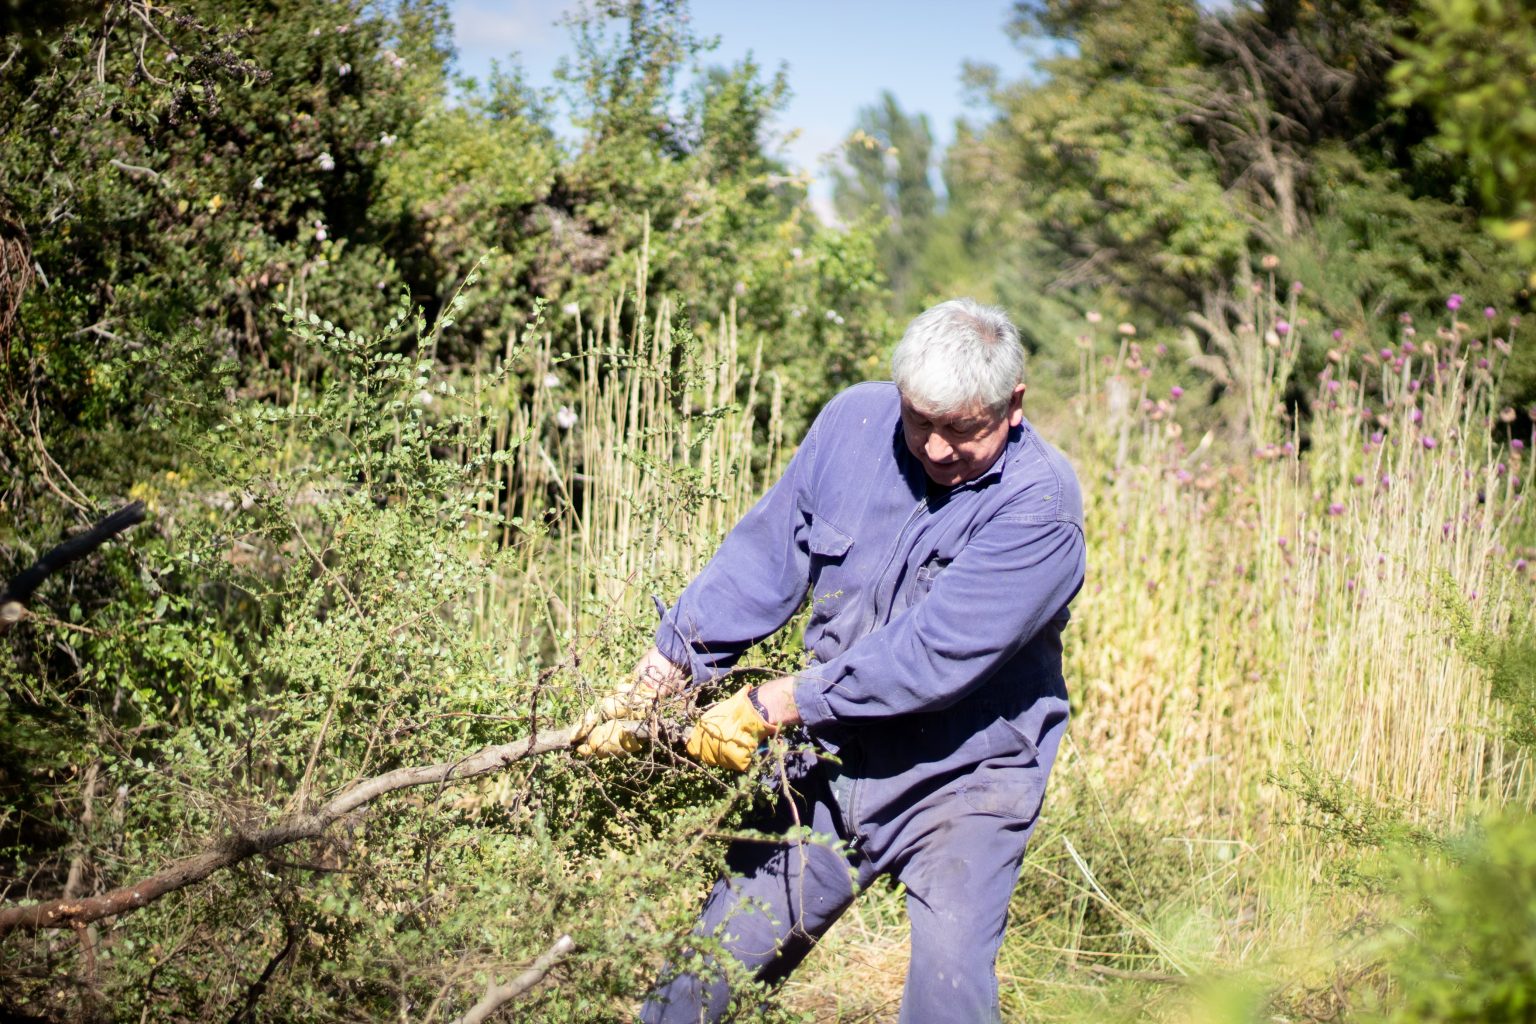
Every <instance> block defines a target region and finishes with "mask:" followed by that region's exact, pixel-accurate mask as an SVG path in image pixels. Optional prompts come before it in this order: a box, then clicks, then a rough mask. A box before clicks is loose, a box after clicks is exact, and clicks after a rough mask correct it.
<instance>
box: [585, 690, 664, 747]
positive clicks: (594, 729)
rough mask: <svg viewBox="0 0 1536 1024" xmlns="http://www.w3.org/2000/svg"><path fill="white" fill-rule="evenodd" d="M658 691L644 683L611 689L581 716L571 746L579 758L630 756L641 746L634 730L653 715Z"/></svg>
mask: <svg viewBox="0 0 1536 1024" xmlns="http://www.w3.org/2000/svg"><path fill="white" fill-rule="evenodd" d="M660 700H661V691H660V690H659V689H658V688H657V687H656V686H654V685H653V684H652V683H650V682H648V681H646V680H643V679H631V680H628V681H626V682H623V683H620V684H619V685H618V686H616V687H614V690H613V692H612V693H610V694H609V695H608V696H606V697H604V698H603V699H602V700H600V701H598V702H597V703H596V704H594V705H593V706H592V707H590V708H588V709H587V710H586V713H585V714H583V715H582V716H581V725H580V726H579V727H578V728H577V730H576V735H575V736H574V737H573V739H572V742H574V743H576V744H577V747H576V755H577V756H578V757H615V756H617V755H619V754H633V753H635V752H637V751H638V750H640V749H641V747H643V746H644V744H643V743H641V742H640V739H639V737H637V736H636V735H635V732H636V730H638V729H639V728H640V726H641V725H643V724H645V721H646V720H647V719H649V718H650V717H651V716H652V715H654V714H655V713H656V705H657V703H658V702H659V701H660Z"/></svg>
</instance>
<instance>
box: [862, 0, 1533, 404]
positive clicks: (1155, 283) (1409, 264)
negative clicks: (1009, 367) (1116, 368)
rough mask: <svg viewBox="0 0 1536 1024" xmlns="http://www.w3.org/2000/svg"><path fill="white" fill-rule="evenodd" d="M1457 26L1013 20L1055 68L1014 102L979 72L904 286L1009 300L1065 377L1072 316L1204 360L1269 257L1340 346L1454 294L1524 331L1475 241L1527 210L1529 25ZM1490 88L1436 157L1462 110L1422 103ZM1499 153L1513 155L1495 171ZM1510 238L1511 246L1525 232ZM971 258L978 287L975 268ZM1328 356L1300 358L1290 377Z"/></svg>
mask: <svg viewBox="0 0 1536 1024" xmlns="http://www.w3.org/2000/svg"><path fill="white" fill-rule="evenodd" d="M1469 6H1476V7H1478V10H1479V11H1480V12H1481V13H1476V12H1473V11H1471V10H1470V9H1469V10H1467V11H1463V12H1461V13H1460V14H1457V13H1456V11H1459V10H1460V8H1456V7H1455V5H1454V4H1451V3H1447V4H1442V5H1432V7H1431V8H1427V9H1426V10H1425V11H1423V12H1419V13H1417V14H1416V13H1414V12H1415V10H1416V9H1415V7H1414V5H1412V4H1409V3H1406V2H1403V0H1328V2H1323V3H1308V4H1302V3H1295V2H1292V0H1268V2H1264V3H1259V4H1255V5H1252V6H1244V5H1238V6H1236V7H1220V6H1218V7H1210V6H1202V5H1199V4H1196V3H1194V2H1192V0H1114V2H1109V0H1103V2H1100V0H1025V2H1020V3H1017V4H1015V5H1014V11H1013V17H1012V19H1011V21H1010V24H1009V31H1011V32H1013V33H1014V34H1015V35H1016V36H1018V37H1019V38H1020V40H1021V41H1028V42H1029V43H1030V44H1031V46H1032V47H1034V51H1035V52H1047V53H1050V54H1053V56H1049V57H1047V58H1046V59H1043V60H1041V61H1039V62H1038V64H1037V66H1036V69H1035V73H1033V74H1031V75H1030V76H1029V77H1027V78H1024V79H1022V80H1020V81H1017V82H1000V81H999V80H998V79H997V76H996V75H995V73H993V74H990V75H975V76H973V84H975V85H977V86H978V87H980V88H982V89H983V90H985V91H986V93H987V95H988V96H989V97H990V102H991V104H992V115H991V117H990V119H988V120H986V121H984V122H982V123H979V124H977V125H975V126H973V127H968V128H962V130H961V132H960V134H959V136H958V138H957V140H956V142H955V144H954V146H953V147H952V148H951V150H950V151H949V153H948V154H947V155H946V157H945V162H944V166H945V177H946V182H947V184H948V193H949V196H950V208H949V209H948V210H946V211H945V212H944V214H943V216H942V224H943V226H942V228H941V229H939V230H940V231H942V233H943V234H944V235H945V236H947V237H945V238H943V239H942V240H940V239H938V238H935V239H934V241H932V242H930V244H929V245H928V246H927V247H926V250H925V256H924V258H923V260H922V266H921V267H920V269H919V272H918V273H919V277H923V276H924V275H926V277H927V279H928V280H931V281H934V282H944V285H943V287H944V288H947V289H948V290H956V289H963V290H968V291H974V292H981V293H983V294H987V295H989V296H990V297H992V298H995V299H997V300H1000V301H1002V302H1003V303H1005V304H1006V305H1007V306H1008V307H1009V308H1010V309H1011V310H1013V311H1014V312H1015V313H1016V315H1017V316H1018V318H1019V319H1020V321H1021V325H1022V326H1023V328H1024V330H1025V333H1026V335H1027V336H1030V337H1032V338H1033V339H1035V342H1036V344H1037V346H1038V347H1040V348H1041V349H1042V350H1043V351H1044V352H1045V354H1046V355H1047V356H1048V357H1051V358H1054V359H1056V360H1059V361H1065V362H1068V363H1070V362H1071V361H1073V360H1075V356H1073V355H1071V354H1070V353H1071V350H1070V348H1069V345H1070V340H1071V339H1072V338H1073V336H1074V335H1075V334H1076V333H1078V324H1080V322H1081V321H1080V319H1079V318H1080V316H1081V314H1082V312H1083V311H1085V310H1087V309H1098V310H1101V311H1103V312H1105V313H1106V314H1108V315H1113V316H1116V317H1117V318H1123V319H1127V320H1131V321H1132V322H1137V323H1140V324H1141V325H1142V327H1143V328H1145V327H1146V326H1147V325H1148V324H1149V323H1150V324H1158V325H1164V326H1163V327H1162V328H1161V329H1162V331H1163V332H1164V334H1165V335H1167V336H1168V337H1166V340H1168V341H1170V342H1171V341H1173V340H1174V338H1173V335H1175V334H1176V333H1179V332H1183V331H1187V330H1190V329H1193V330H1194V331H1195V332H1196V334H1197V335H1198V336H1200V340H1201V342H1202V344H1203V346H1204V347H1206V348H1211V347H1217V348H1219V347H1220V345H1221V343H1222V342H1223V341H1225V340H1228V337H1229V335H1230V334H1231V332H1233V331H1235V330H1239V329H1241V327H1242V324H1243V323H1244V319H1243V318H1244V316H1245V310H1246V305H1247V299H1246V297H1245V296H1243V295H1238V294H1235V293H1234V292H1233V291H1232V286H1231V284H1230V282H1232V281H1233V280H1235V279H1242V278H1243V275H1244V274H1247V273H1249V272H1254V273H1257V272H1260V271H1262V270H1263V269H1264V266H1263V261H1264V260H1265V258H1266V257H1272V256H1278V257H1279V259H1280V264H1279V268H1278V273H1279V274H1281V275H1283V277H1284V280H1286V281H1289V280H1295V281H1299V282H1300V283H1301V287H1302V291H1301V295H1300V301H1299V308H1298V314H1299V315H1300V316H1301V317H1303V318H1304V319H1306V320H1307V321H1309V322H1311V323H1314V324H1316V323H1321V324H1324V325H1327V327H1328V328H1329V329H1331V328H1333V327H1338V328H1341V329H1344V330H1346V331H1348V332H1351V333H1352V334H1353V335H1355V336H1365V335H1370V334H1374V333H1375V332H1376V331H1377V330H1378V328H1377V327H1376V326H1375V325H1378V324H1380V323H1383V322H1390V317H1388V318H1386V320H1384V319H1383V317H1382V316H1381V314H1383V313H1387V314H1409V315H1422V314H1424V313H1427V312H1430V311H1431V310H1433V309H1436V308H1440V307H1441V306H1442V305H1443V303H1444V302H1445V301H1446V299H1447V298H1448V297H1449V296H1450V295H1451V294H1453V293H1456V294H1462V295H1465V296H1466V297H1467V300H1468V301H1469V302H1471V303H1475V304H1477V305H1479V306H1482V305H1489V306H1492V307H1494V308H1495V310H1496V313H1497V315H1498V317H1500V318H1502V317H1505V316H1508V315H1510V314H1518V313H1520V312H1522V311H1523V309H1524V306H1525V304H1526V302H1527V296H1526V295H1525V293H1524V292H1523V291H1522V285H1523V284H1524V283H1525V282H1524V279H1523V278H1524V274H1523V272H1522V267H1521V257H1520V256H1519V254H1518V252H1517V251H1516V250H1515V249H1513V248H1512V247H1511V246H1510V245H1509V244H1507V242H1506V241H1505V240H1504V239H1503V238H1501V237H1498V235H1499V232H1494V233H1489V232H1486V231H1482V230H1479V228H1478V221H1479V216H1480V215H1481V214H1482V213H1484V212H1485V207H1487V208H1488V209H1490V210H1496V211H1501V212H1502V215H1504V216H1507V217H1516V214H1515V213H1513V212H1512V211H1513V210H1514V206H1511V205H1508V203H1509V202H1510V201H1513V199H1514V198H1515V197H1518V196H1522V195H1525V194H1526V193H1528V192H1530V187H1529V183H1526V184H1524V185H1522V184H1519V183H1518V182H1517V181H1516V179H1515V178H1512V177H1510V175H1512V174H1517V173H1518V172H1517V170H1516V168H1517V167H1524V166H1526V165H1527V164H1528V163H1529V161H1520V160H1518V159H1515V158H1514V156H1513V154H1517V153H1518V152H1519V146H1520V145H1521V142H1520V141H1519V140H1520V139H1522V138H1523V136H1520V135H1519V134H1518V133H1519V131H1520V130H1521V129H1520V128H1519V127H1518V126H1519V125H1520V124H1521V123H1522V121H1521V117H1522V114H1521V111H1522V110H1523V107H1521V103H1522V99H1521V97H1522V96H1524V93H1523V92H1522V91H1521V90H1522V89H1524V88H1525V87H1526V85H1527V84H1528V83H1524V78H1522V77H1521V76H1520V75H1519V74H1517V73H1516V70H1517V67H1518V60H1517V59H1516V55H1518V54H1524V53H1526V51H1527V50H1529V49H1530V47H1527V46H1524V44H1523V43H1521V42H1520V40H1521V39H1523V38H1524V37H1523V36H1520V35H1519V33H1520V32H1521V31H1523V30H1524V25H1525V22H1524V21H1522V20H1520V19H1526V20H1528V19H1527V16H1526V15H1524V14H1516V13H1509V10H1510V9H1509V8H1507V6H1505V5H1497V4H1470V0H1469ZM1442 8H1443V10H1442ZM1453 8H1454V10H1453ZM1500 19H1503V20H1500ZM1509 19H1514V20H1513V21H1510V20H1509ZM1450 20H1454V21H1455V26H1454V29H1455V30H1454V31H1452V30H1450V28H1448V27H1447V25H1448V22H1449V21H1450ZM1495 36H1497V37H1498V38H1499V39H1500V43H1499V44H1498V45H1496V46H1491V47H1480V46H1479V45H1478V44H1477V43H1476V42H1475V40H1477V39H1485V38H1493V37H1495ZM1041 39H1045V40H1047V41H1048V45H1047V46H1045V47H1043V48H1042V47H1041V46H1040V40H1041ZM1405 53H1406V54H1408V55H1410V58H1411V59H1410V61H1409V62H1408V63H1406V64H1404V65H1403V66H1402V67H1401V68H1400V69H1399V70H1398V71H1396V72H1393V71H1392V68H1393V65H1394V64H1395V63H1396V62H1398V61H1399V60H1400V59H1401V57H1402V55H1403V54H1405ZM1454 55H1460V56H1454ZM1473 55H1477V57H1476V59H1473ZM1425 62H1429V64H1428V65H1427V66H1426V72H1425V74H1424V75H1423V76H1419V75H1418V74H1417V73H1416V72H1415V71H1414V70H1413V69H1414V68H1417V67H1418V66H1419V65H1420V64H1423V63H1425ZM1435 62H1438V63H1435ZM1527 77H1528V76H1527ZM1516 79H1519V81H1516ZM1410 81H1412V82H1414V83H1415V84H1414V85H1412V86H1408V85H1406V84H1405V83H1408V82H1410ZM1420 83H1422V87H1421V85H1420ZM1436 83H1439V84H1436ZM1442 86H1443V87H1442ZM1479 90H1481V91H1479ZM1493 92H1497V93H1498V97H1499V98H1498V99H1497V101H1496V102H1491V103H1490V106H1491V107H1493V108H1496V109H1490V111H1489V112H1488V116H1487V118H1486V120H1485V121H1474V122H1469V123H1468V125H1467V126H1466V127H1462V128H1457V129H1454V131H1455V132H1456V133H1459V134H1455V136H1454V138H1455V139H1457V140H1461V141H1456V142H1453V141H1449V139H1450V136H1447V135H1446V134H1445V133H1446V131H1447V130H1448V129H1446V128H1445V127H1444V125H1445V124H1446V123H1447V122H1448V121H1450V120H1453V119H1455V117H1456V116H1457V115H1455V114H1454V110H1455V109H1459V108H1455V107H1454V106H1453V103H1452V101H1451V100H1449V99H1447V100H1446V101H1445V102H1444V103H1442V102H1440V101H1439V100H1434V101H1431V100H1430V98H1429V97H1430V95H1431V93H1433V94H1435V95H1436V96H1445V97H1450V96H1454V95H1460V96H1463V97H1464V98H1463V99H1462V100H1460V101H1458V102H1460V103H1461V104H1462V105H1463V106H1465V105H1467V104H1471V103H1474V102H1475V101H1474V100H1473V99H1471V97H1473V96H1483V95H1485V94H1487V95H1492V93H1493ZM1499 104H1503V105H1502V106H1500V105H1499ZM1528 105H1529V104H1526V106H1528ZM1477 124H1484V125H1485V128H1477V127H1476V125H1477ZM1494 125H1497V126H1499V127H1498V131H1497V132H1496V131H1495V130H1494V128H1493V127H1492V126H1494ZM1474 152H1475V153H1477V154H1481V155H1480V156H1474ZM1496 152H1502V153H1506V154H1510V156H1509V157H1507V158H1505V159H1504V161H1503V164H1502V165H1499V166H1502V167H1503V168H1504V170H1502V171H1498V170H1496V169H1495V167H1496V165H1497V162H1498V159H1499V157H1498V156H1497V155H1496ZM1479 160H1481V163H1479V162H1478V161H1479ZM1501 174H1502V175H1503V177H1499V175H1501ZM1479 183H1482V184H1481V186H1480V184H1479ZM1490 189H1495V190H1497V191H1498V196H1493V195H1492V193H1491V192H1490V191H1489V190H1490ZM1495 200H1497V201H1501V202H1505V204H1506V205H1504V206H1497V205H1493V206H1489V204H1490V203H1495ZM1502 223H1504V227H1503V228H1502V229H1500V230H1501V231H1502V234H1503V235H1504V236H1505V237H1512V233H1513V234H1518V233H1519V231H1520V230H1521V229H1520V228H1519V226H1518V224H1517V222H1516V220H1509V221H1507V222H1502ZM938 233H939V232H938V231H936V232H935V235H937V234H938ZM977 251H982V252H986V253H987V254H988V257H989V261H990V264H991V270H992V277H991V280H990V281H984V280H980V278H981V277H982V275H981V274H978V273H976V272H975V270H974V269H969V268H968V267H967V260H966V258H965V256H966V254H968V253H973V252H977ZM887 265H888V266H889V265H891V263H890V262H889V258H888V262H887ZM1500 323H1502V320H1500ZM1312 333H1313V336H1314V337H1316V338H1319V339H1326V338H1327V336H1328V331H1326V330H1325V331H1314V332H1312ZM1371 340H1372V342H1373V343H1374V342H1375V341H1380V340H1385V339H1384V338H1372V339H1371ZM1321 357H1322V353H1321V351H1320V350H1319V351H1317V352H1308V353H1306V354H1305V355H1304V359H1303V363H1302V369H1303V370H1308V369H1313V370H1315V369H1316V368H1317V363H1316V361H1317V360H1320V359H1321ZM1531 362H1532V361H1531V360H1530V359H1529V358H1528V357H1527V356H1525V355H1523V354H1517V358H1516V359H1515V361H1514V365H1513V366H1512V369H1511V371H1510V373H1509V375H1508V376H1507V378H1506V381H1505V393H1506V396H1507V397H1508V399H1509V400H1510V401H1511V402H1512V403H1514V404H1524V403H1525V402H1526V401H1528V400H1529V398H1530V397H1532V396H1536V376H1533V373H1532V367H1531Z"/></svg>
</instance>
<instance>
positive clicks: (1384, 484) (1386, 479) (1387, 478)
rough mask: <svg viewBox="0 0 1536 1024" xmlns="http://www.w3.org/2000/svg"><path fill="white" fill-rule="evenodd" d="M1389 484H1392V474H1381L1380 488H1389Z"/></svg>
mask: <svg viewBox="0 0 1536 1024" xmlns="http://www.w3.org/2000/svg"><path fill="white" fill-rule="evenodd" d="M1391 486H1392V474H1391V473H1383V474H1381V489H1382V490H1388V489H1390V488H1391Z"/></svg>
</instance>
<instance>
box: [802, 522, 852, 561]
mask: <svg viewBox="0 0 1536 1024" xmlns="http://www.w3.org/2000/svg"><path fill="white" fill-rule="evenodd" d="M806 546H807V547H808V548H810V551H811V558H812V559H813V560H820V561H822V562H840V561H842V559H843V556H844V555H846V554H848V549H849V548H851V547H853V538H852V537H850V536H848V535H847V534H846V533H844V532H843V531H842V530H839V529H838V528H837V527H835V526H833V525H832V524H831V523H829V522H827V521H826V520H825V519H821V518H817V519H816V520H815V521H814V522H812V523H811V534H810V537H809V538H807V540H806Z"/></svg>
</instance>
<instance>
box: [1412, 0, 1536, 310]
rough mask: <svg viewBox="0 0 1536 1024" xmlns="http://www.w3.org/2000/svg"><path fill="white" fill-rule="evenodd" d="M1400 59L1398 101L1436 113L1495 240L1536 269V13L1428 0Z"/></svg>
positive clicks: (1479, 0)
mask: <svg viewBox="0 0 1536 1024" xmlns="http://www.w3.org/2000/svg"><path fill="white" fill-rule="evenodd" d="M1402 49H1403V56H1404V59H1403V61H1402V62H1401V63H1399V64H1398V65H1397V66H1396V67H1394V68H1393V69H1392V71H1391V75H1390V80H1391V83H1392V85H1393V86H1394V87H1395V88H1394V91H1393V94H1392V99H1393V101H1394V102H1395V103H1398V104H1401V105H1403V106H1411V105H1415V104H1418V105H1422V106H1424V107H1427V108H1428V109H1429V110H1430V111H1431V112H1432V113H1433V115H1434V118H1435V134H1434V136H1433V139H1432V141H1433V142H1434V144H1435V145H1437V146H1440V147H1443V148H1444V149H1445V150H1446V151H1447V152H1449V153H1452V154H1455V155H1456V156H1458V157H1461V158H1462V159H1463V160H1465V162H1466V167H1467V169H1468V172H1469V174H1470V176H1471V178H1472V180H1473V182H1474V183H1475V184H1476V186H1477V191H1478V196H1479V197H1480V198H1481V200H1482V202H1483V204H1484V208H1485V210H1486V212H1487V213H1488V214H1489V216H1490V217H1491V218H1492V221H1491V227H1492V228H1493V230H1494V232H1495V233H1496V234H1498V235H1499V236H1500V237H1502V238H1504V239H1506V240H1508V241H1510V242H1513V243H1514V244H1515V246H1516V249H1517V251H1518V252H1519V253H1520V256H1521V258H1522V259H1523V260H1524V261H1525V263H1526V264H1527V266H1528V267H1529V266H1531V265H1536V168H1533V165H1532V161H1531V159H1530V153H1531V150H1532V148H1533V147H1536V83H1533V80H1532V74H1531V67H1532V59H1533V58H1532V54H1533V53H1536V10H1533V9H1532V8H1531V7H1530V6H1529V5H1525V4H1506V3H1500V2H1498V0H1429V2H1427V3H1424V4H1422V5H1419V6H1418V8H1417V10H1415V11H1414V14H1413V18H1412V21H1411V32H1406V33H1405V38H1404V39H1403V40H1402ZM1532 283H1533V284H1536V277H1533V278H1532Z"/></svg>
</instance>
